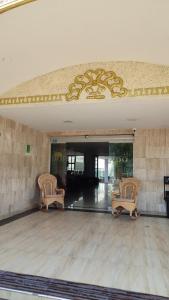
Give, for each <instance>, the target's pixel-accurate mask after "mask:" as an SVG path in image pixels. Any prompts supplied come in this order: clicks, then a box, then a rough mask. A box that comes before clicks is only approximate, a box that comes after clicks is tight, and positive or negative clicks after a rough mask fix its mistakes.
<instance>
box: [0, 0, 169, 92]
mask: <svg viewBox="0 0 169 300" xmlns="http://www.w3.org/2000/svg"><path fill="white" fill-rule="evenodd" d="M168 12H169V1H168V0H50V1H49V0H37V1H35V2H32V3H30V4H27V5H23V6H21V7H18V8H16V9H12V10H10V11H8V12H6V13H3V14H1V15H0V41H1V46H0V94H2V93H4V92H5V91H7V90H8V89H11V88H12V87H14V86H16V85H18V84H20V83H21V82H23V81H27V80H29V79H32V78H34V77H36V76H39V75H41V74H45V73H48V72H50V71H53V70H56V69H59V68H62V67H66V66H70V65H76V64H81V63H89V62H94V61H99V62H100V61H117V60H122V61H124V60H134V61H144V62H150V63H155V64H156V63H157V64H158V63H159V64H166V65H169V55H168V53H169V17H168Z"/></svg>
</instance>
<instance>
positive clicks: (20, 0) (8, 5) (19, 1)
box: [0, 0, 37, 14]
mask: <svg viewBox="0 0 169 300" xmlns="http://www.w3.org/2000/svg"><path fill="white" fill-rule="evenodd" d="M33 1H37V0H13V1H9V2H8V1H2V4H3V2H4V5H2V6H0V14H1V13H4V12H6V11H8V10H10V9H13V8H15V7H18V6H21V5H24V4H27V3H29V2H33Z"/></svg>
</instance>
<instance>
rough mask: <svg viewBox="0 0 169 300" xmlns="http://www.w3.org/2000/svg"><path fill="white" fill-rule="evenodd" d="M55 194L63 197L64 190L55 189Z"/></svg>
mask: <svg viewBox="0 0 169 300" xmlns="http://www.w3.org/2000/svg"><path fill="white" fill-rule="evenodd" d="M56 194H62V195H63V196H64V195H65V190H64V189H56Z"/></svg>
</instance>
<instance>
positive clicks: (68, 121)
mask: <svg viewBox="0 0 169 300" xmlns="http://www.w3.org/2000/svg"><path fill="white" fill-rule="evenodd" d="M63 123H69V124H70V123H73V121H71V120H65V121H63Z"/></svg>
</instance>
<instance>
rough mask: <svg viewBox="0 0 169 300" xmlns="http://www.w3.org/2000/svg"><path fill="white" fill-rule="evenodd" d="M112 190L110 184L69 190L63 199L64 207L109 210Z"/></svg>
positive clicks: (112, 187)
mask: <svg viewBox="0 0 169 300" xmlns="http://www.w3.org/2000/svg"><path fill="white" fill-rule="evenodd" d="M114 189H115V187H114V186H113V185H112V184H110V183H109V184H106V183H102V182H100V183H99V184H98V185H93V186H92V185H88V186H80V188H78V187H77V188H74V189H69V190H68V192H67V193H66V197H65V206H66V207H68V208H70V209H89V210H92V209H93V210H101V211H108V210H111V201H112V190H114Z"/></svg>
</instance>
